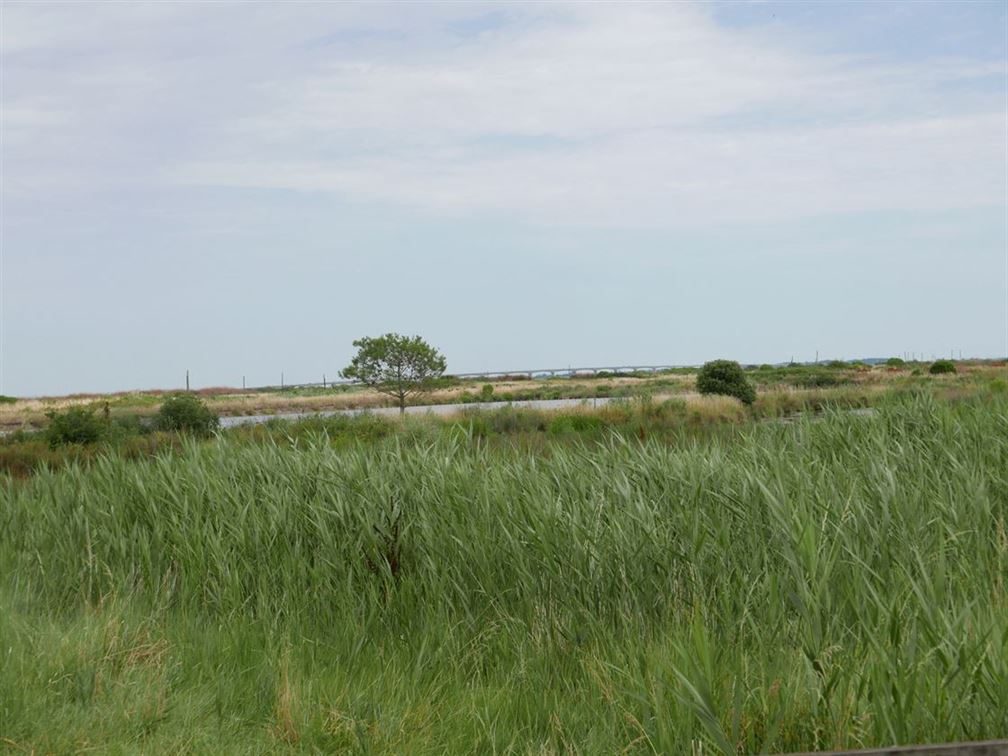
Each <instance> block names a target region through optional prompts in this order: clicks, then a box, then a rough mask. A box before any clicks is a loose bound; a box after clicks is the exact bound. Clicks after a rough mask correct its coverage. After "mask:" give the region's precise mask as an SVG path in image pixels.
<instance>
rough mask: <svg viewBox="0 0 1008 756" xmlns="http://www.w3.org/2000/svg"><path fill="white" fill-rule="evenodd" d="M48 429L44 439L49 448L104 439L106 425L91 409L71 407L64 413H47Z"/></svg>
mask: <svg viewBox="0 0 1008 756" xmlns="http://www.w3.org/2000/svg"><path fill="white" fill-rule="evenodd" d="M46 417H48V418H49V427H47V428H46V438H47V440H48V441H49V446H50V447H52V448H56V447H57V446H62V445H64V444H93V443H95V442H96V441H100V440H102V439H103V438H104V437H105V433H106V431H107V430H108V424H107V423H106V422H104V421H103V420H102V419H101V418H100V417H98V416H97V415H95V411H94V410H93V409H85V408H84V407H71V408H70V409H68V410H66V411H65V412H47V413H46Z"/></svg>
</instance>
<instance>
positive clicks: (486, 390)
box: [480, 383, 494, 402]
mask: <svg viewBox="0 0 1008 756" xmlns="http://www.w3.org/2000/svg"><path fill="white" fill-rule="evenodd" d="M493 392H494V387H493V384H492V383H484V384H483V388H481V389H480V401H483V402H492V401H493Z"/></svg>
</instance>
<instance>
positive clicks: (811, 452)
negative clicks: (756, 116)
mask: <svg viewBox="0 0 1008 756" xmlns="http://www.w3.org/2000/svg"><path fill="white" fill-rule="evenodd" d="M709 411H710V412H716V413H723V412H732V411H733V410H732V409H731V408H730V407H728V406H724V407H721V406H719V407H718V408H716V409H715V408H713V407H712V408H709ZM605 412H606V413H609V414H608V416H607V415H599V414H592V413H587V412H584V413H579V414H571V415H568V416H566V417H567V418H568V419H566V420H562V421H561V420H559V419H558V417H557V416H555V415H553V416H544V417H538V418H534V419H530V416H529V415H528V414H526V413H515V414H513V415H511V416H510V417H508V416H507V415H506V414H504V413H501V414H500V415H499V416H497V415H496V413H495V418H496V419H495V420H494V422H498V423H502V424H503V423H515V424H522V423H533V422H534V423H535V430H534V431H532V430H531V428H529V429H528V432H529V433H535V434H537V436H538V437H540V444H541V446H540V447H538V448H535V449H531V448H526V447H523V446H522V445H521V444H506V445H498V444H493V443H487V438H486V437H481V435H480V433H477V431H476V427H475V424H474V423H475V420H477V419H479V418H480V417H484V418H485V416H477V417H474V418H471V420H472V421H473V422H470V423H468V424H467V423H465V422H461V421H453V422H450V423H445V424H443V425H441V426H436V427H437V429H438V430H437V432H436V433H434V434H433V435H431V434H430V433H429V431H430V429H431V428H432V427H434V426H431V425H430V423H420V422H417V423H407V424H405V425H404V426H402V427H403V428H404V429H405V430H403V431H395V432H389V430H388V429H389V428H390V427H393V426H392V424H391V423H388V424H387V423H386V422H385V421H384V420H381V421H380V420H377V419H368V420H367V421H366V423H365V424H362V425H361V426H357V425H355V424H354V423H351V422H348V423H347V425H346V428H352V429H353V432H354V433H361V434H364V437H363V438H362V439H359V440H358V441H355V442H353V443H337V444H334V443H333V442H332V435H331V433H332V432H333V431H334V430H335V428H336V426H335V425H333V426H328V425H326V424H325V423H320V424H319V425H318V426H317V427H315V428H313V429H304V430H303V432H302V433H300V434H294V435H293V436H291V435H288V436H287V437H286V438H281V437H280V436H279V435H276V436H271V435H265V436H263V437H262V438H260V439H258V442H257V443H246V442H245V440H244V439H242V438H241V437H239V436H222V437H221V438H219V439H217V440H215V441H211V442H203V443H199V442H196V441H193V440H186V441H182V442H180V446H179V448H178V449H176V451H175V452H174V453H172V454H170V455H156V456H155V457H154V458H153V459H152V460H150V461H148V462H146V463H144V464H140V465H138V464H136V463H135V462H133V461H131V460H129V459H125V458H123V457H122V456H121V455H119V454H117V453H113V454H109V455H102V456H100V457H99V458H98V459H96V460H94V461H92V463H91V464H90V465H89V466H86V467H85V466H81V465H78V464H71V465H70V466H68V467H67V468H65V469H63V470H61V471H42V472H40V473H38V474H36V475H35V476H34V477H33V478H32V479H30V480H28V481H26V482H23V483H18V484H13V483H8V484H6V485H5V487H4V488H3V489H2V491H0V638H3V639H4V642H3V646H4V648H3V653H4V656H3V660H2V663H0V732H2V733H3V737H4V738H5V740H4V743H5V744H6V745H7V746H8V747H10V748H20V749H25V750H28V751H30V750H31V749H34V750H35V751H36V752H50V751H51V752H69V751H77V750H82V749H92V750H100V751H105V752H135V751H144V752H223V753H230V752H233V753H239V752H240V753H245V752H273V753H275V752H301V751H304V752H318V751H323V752H356V753H376V752H381V753H445V752H459V753H472V752H518V753H527V752H537V753H541V752H584V753H613V752H616V751H626V752H640V753H691V752H692V753H698V752H705V753H711V752H724V753H752V752H759V751H761V750H765V751H788V750H811V749H827V748H846V747H858V746H871V745H881V744H891V743H908V742H928V741H932V742H933V741H949V740H960V739H962V740H966V739H981V738H985V737H994V736H998V735H1003V733H1004V732H1006V731H1008V599H1006V595H1008V594H1006V591H1005V588H1006V586H1005V575H1008V534H1006V519H1008V398H1006V397H1005V396H1004V395H1003V394H1000V393H991V394H989V395H986V396H984V397H971V398H967V399H962V400H958V401H954V402H949V401H939V400H936V399H935V398H934V397H933V396H931V395H929V394H912V395H907V396H902V397H897V398H896V399H894V400H893V401H891V402H888V403H886V404H884V405H883V406H881V407H880V408H879V411H878V413H877V414H875V415H873V416H872V417H862V416H856V415H851V414H849V413H845V412H842V411H839V410H835V409H832V408H829V407H827V408H825V410H824V412H823V413H822V415H821V416H820V417H818V418H813V417H805V418H804V419H799V420H798V421H797V422H794V423H791V424H788V425H781V424H777V423H763V424H755V425H753V424H730V423H729V424H727V426H728V427H731V428H732V429H733V431H732V432H731V433H730V434H729V435H726V436H722V435H718V434H717V433H711V434H702V435H699V436H690V435H688V434H685V435H682V436H680V437H679V439H678V441H679V442H678V443H675V444H668V443H664V442H663V440H661V439H658V438H654V437H652V436H645V437H644V438H643V439H641V438H638V437H637V436H636V435H634V434H625V433H613V432H610V429H609V426H612V425H619V424H620V423H627V424H630V423H634V422H644V421H645V420H646V419H647V418H648V417H653V416H655V415H659V416H661V417H666V416H667V417H677V418H678V417H680V416H681V415H682V414H683V413H688V412H689V408H688V406H687V404H686V403H683V402H667V403H662V404H659V403H654V402H649V403H645V402H636V403H635V402H628V403H626V405H625V406H616V407H612V408H606V410H605ZM600 417H606V421H605V422H602V423H601V425H599V422H600V421H599V419H598V418H600ZM574 418H579V419H574ZM540 422H546V423H547V425H546V427H545V430H540V429H539V425H538V424H539V423H540ZM579 424H580V425H579ZM725 425H726V424H723V423H722V424H714V427H724V426H725ZM502 427H503V426H502ZM523 427H524V426H523ZM652 427H660V424H658V423H653V424H652ZM676 427H681V426H676ZM687 427H688V424H687ZM697 427H703V423H700V424H699V425H698V426H697ZM551 429H552V430H551ZM282 430H283V429H282V428H276V429H274V431H275V432H276V433H277V434H279V433H281V432H282ZM287 430H288V431H289V429H287ZM249 432H250V433H251V432H252V431H249ZM255 432H256V433H268V431H260V430H256V431H255ZM508 432H517V431H516V430H515V429H514V428H512V429H511V430H509V431H508ZM596 432H597V433H598V434H599V435H598V438H596V436H595V434H596ZM572 433H573V435H574V438H573V440H570V439H566V436H568V435H569V434H572ZM585 439H591V442H590V443H588V442H587V441H585Z"/></svg>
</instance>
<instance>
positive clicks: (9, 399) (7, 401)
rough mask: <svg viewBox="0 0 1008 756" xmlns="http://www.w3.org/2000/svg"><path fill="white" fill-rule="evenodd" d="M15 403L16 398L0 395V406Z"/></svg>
mask: <svg viewBox="0 0 1008 756" xmlns="http://www.w3.org/2000/svg"><path fill="white" fill-rule="evenodd" d="M16 401H17V397H15V396H4V395H3V394H0V404H14V402H16Z"/></svg>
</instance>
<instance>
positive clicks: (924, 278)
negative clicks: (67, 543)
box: [0, 0, 1008, 396]
mask: <svg viewBox="0 0 1008 756" xmlns="http://www.w3.org/2000/svg"><path fill="white" fill-rule="evenodd" d="M0 87H2V91H0V126H2V135H0V169H2V173H0V192H2V197H0V234H2V238H0V261H2V281H0V332H2V343H0V393H3V394H8V395H17V396H37V395H47V394H62V393H71V392H85V391H88V392H90V391H115V390H129V389H143V388H171V387H178V386H182V385H184V382H185V373H186V371H187V370H188V371H189V373H190V376H191V383H192V386H193V387H194V388H196V387H205V386H221V385H229V386H240V385H241V384H242V381H243V380H244V381H246V383H247V385H249V386H253V385H270V384H277V383H279V382H280V379H281V374H283V377H284V380H285V381H286V382H287V383H296V382H311V381H320V380H322V377H323V375H325V376H327V377H328V378H332V377H334V376H336V374H337V373H338V371H339V370H340V369H341V368H343V367H345V366H346V365H347V364H348V363H349V360H350V358H351V356H352V354H353V346H352V341H353V340H354V339H356V338H360V337H361V336H365V335H379V334H382V333H385V332H387V331H397V332H401V333H406V334H419V335H421V336H423V337H424V338H425V339H427V340H428V341H429V342H430V343H432V344H433V345H434V346H436V347H437V348H439V349H440V350H441V351H442V352H443V353H444V354H445V356H446V358H447V360H448V370H449V372H469V371H481V370H511V369H515V370H517V369H538V368H558V367H568V366H574V367H578V366H607V365H655V364H698V363H700V362H703V361H705V360H708V359H714V358H721V357H724V358H730V359H736V360H739V361H741V362H743V363H764V362H781V361H787V360H791V359H795V360H799V361H804V360H813V359H815V357H816V355H817V354H818V356H819V357H820V358H822V359H834V358H837V359H851V358H855V357H871V356H889V355H900V356H903V355H904V354H906V353H911V352H912V353H915V354H918V355H920V354H923V355H924V356H925V357H927V358H930V357H931V356H932V355H936V356H948V355H949V354H954V355H955V356H957V357H958V356H959V354H960V352H961V353H962V355H963V356H985V357H995V356H999V357H1004V356H1005V355H1008V2H1005V0H998V1H996V2H983V0H974V1H973V2H950V3H944V2H854V1H853V0H851V1H849V2H845V3H830V2H707V3H690V2H667V3H635V2H621V3H602V2H595V3H587V2H585V3H572V4H564V3H559V2H558V3H519V2H512V3H489V2H488V3H431V4H424V3H395V4H381V3H352V2H345V3H336V2H284V3H269V2H244V3H230V2H181V1H179V2H151V3H144V2H132V3H119V2H115V3H113V2H105V3H101V2H73V3H49V2H44V1H43V0H32V2H14V1H11V0H2V2H0Z"/></svg>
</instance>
